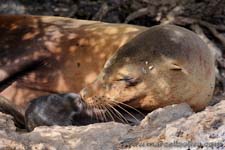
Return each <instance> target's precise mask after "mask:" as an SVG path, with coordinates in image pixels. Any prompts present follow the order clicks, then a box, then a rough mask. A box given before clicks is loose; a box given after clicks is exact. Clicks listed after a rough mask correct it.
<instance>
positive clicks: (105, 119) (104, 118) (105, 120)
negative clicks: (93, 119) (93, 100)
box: [99, 105, 107, 122]
mask: <svg viewBox="0 0 225 150" xmlns="http://www.w3.org/2000/svg"><path fill="white" fill-rule="evenodd" d="M99 108H100V109H102V110H104V107H103V106H102V105H99ZM99 112H100V115H101V116H102V117H103V122H107V117H106V115H105V113H103V112H102V111H100V110H99Z"/></svg>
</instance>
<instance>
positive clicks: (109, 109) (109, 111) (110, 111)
mask: <svg viewBox="0 0 225 150" xmlns="http://www.w3.org/2000/svg"><path fill="white" fill-rule="evenodd" d="M107 106H108V107H109V108H108V107H107ZM106 107H107V109H108V113H109V115H110V117H111V119H112V120H113V121H114V122H116V121H115V119H114V117H113V116H112V114H113V115H114V116H116V118H118V119H119V120H120V121H122V122H124V121H123V119H122V120H121V118H120V117H119V116H118V115H117V114H115V113H114V112H113V110H111V106H109V105H108V104H107V105H106ZM111 113H112V114H111Z"/></svg>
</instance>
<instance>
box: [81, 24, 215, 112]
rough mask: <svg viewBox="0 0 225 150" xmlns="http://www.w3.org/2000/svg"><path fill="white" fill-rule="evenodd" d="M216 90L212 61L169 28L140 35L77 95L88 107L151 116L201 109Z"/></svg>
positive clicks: (186, 35)
mask: <svg viewBox="0 0 225 150" xmlns="http://www.w3.org/2000/svg"><path fill="white" fill-rule="evenodd" d="M214 84H215V72H214V57H213V56H212V54H211V52H210V50H209V49H208V47H207V45H206V44H205V43H204V42H203V41H202V40H201V39H200V38H199V37H198V36H197V35H196V34H195V33H193V32H191V31H188V30H186V29H184V28H181V27H178V26H173V25H160V26H155V27H152V28H150V29H148V30H147V31H145V32H143V33H141V34H139V35H138V36H136V37H135V38H134V39H132V40H131V41H129V42H128V43H127V44H125V45H124V46H123V47H121V48H120V49H119V50H118V51H117V52H116V53H115V54H114V55H113V57H112V58H111V59H109V60H108V61H107V62H106V64H105V66H104V68H103V70H102V72H101V73H100V75H99V77H98V78H97V80H96V81H95V82H94V83H92V84H90V85H89V86H87V87H86V88H84V89H83V90H82V91H81V95H82V97H83V99H84V101H85V102H87V103H88V104H89V105H91V106H94V107H98V106H106V107H109V108H110V107H111V106H116V105H118V104H119V103H121V102H122V103H126V104H128V105H129V106H132V107H134V108H139V109H143V110H148V111H149V110H153V109H155V108H159V107H163V106H166V105H169V104H175V103H181V102H186V103H188V104H190V106H191V107H192V108H193V109H194V110H195V111H199V110H201V109H203V108H204V107H205V106H206V105H207V104H208V102H209V100H210V99H211V97H212V94H213V90H214Z"/></svg>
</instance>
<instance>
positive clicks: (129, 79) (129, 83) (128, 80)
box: [116, 76, 141, 87]
mask: <svg viewBox="0 0 225 150" xmlns="http://www.w3.org/2000/svg"><path fill="white" fill-rule="evenodd" d="M116 81H123V82H125V83H126V85H127V87H131V86H135V85H137V84H138V83H140V82H141V80H140V79H139V78H132V77H128V76H125V77H123V78H121V79H118V80H116Z"/></svg>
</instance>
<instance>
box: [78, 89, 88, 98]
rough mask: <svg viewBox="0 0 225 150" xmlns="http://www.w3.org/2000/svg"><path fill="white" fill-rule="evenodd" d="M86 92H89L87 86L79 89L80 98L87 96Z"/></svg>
mask: <svg viewBox="0 0 225 150" xmlns="http://www.w3.org/2000/svg"><path fill="white" fill-rule="evenodd" d="M88 93H89V92H88V88H83V89H82V90H81V91H80V95H81V98H82V99H85V98H87V96H88Z"/></svg>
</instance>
